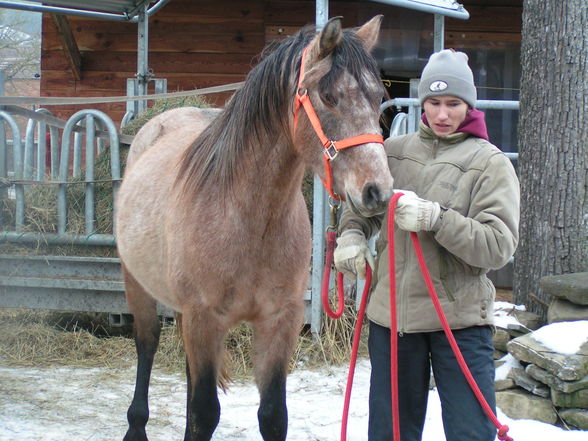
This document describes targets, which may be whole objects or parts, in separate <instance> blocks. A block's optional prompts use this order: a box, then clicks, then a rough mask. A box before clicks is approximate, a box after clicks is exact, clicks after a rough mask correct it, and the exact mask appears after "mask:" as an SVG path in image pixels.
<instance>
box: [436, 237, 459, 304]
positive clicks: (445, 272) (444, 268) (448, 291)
mask: <svg viewBox="0 0 588 441" xmlns="http://www.w3.org/2000/svg"><path fill="white" fill-rule="evenodd" d="M448 254H449V253H448V252H447V251H445V250H444V249H443V248H440V249H439V280H440V281H441V285H443V290H444V291H445V295H446V296H447V299H448V300H449V301H451V302H455V294H454V290H453V288H452V286H451V283H450V279H451V278H452V277H451V273H452V271H451V270H450V264H449V255H448Z"/></svg>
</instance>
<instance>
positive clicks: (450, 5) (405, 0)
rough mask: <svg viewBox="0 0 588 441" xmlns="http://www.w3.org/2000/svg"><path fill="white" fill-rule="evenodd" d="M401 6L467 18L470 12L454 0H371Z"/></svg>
mask: <svg viewBox="0 0 588 441" xmlns="http://www.w3.org/2000/svg"><path fill="white" fill-rule="evenodd" d="M373 1H375V2H376V3H385V4H387V5H391V6H399V7H401V8H407V9H415V10H417V11H421V12H428V13H431V14H436V15H442V16H445V17H451V18H460V19H462V20H467V19H468V18H470V14H469V12H468V11H466V9H465V8H464V7H463V5H461V4H460V3H458V2H456V1H454V0H373Z"/></svg>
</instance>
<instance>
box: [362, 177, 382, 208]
mask: <svg viewBox="0 0 588 441" xmlns="http://www.w3.org/2000/svg"><path fill="white" fill-rule="evenodd" d="M361 197H362V202H363V205H364V207H366V208H368V209H370V210H373V209H375V208H377V207H378V206H379V205H380V203H381V202H382V194H381V192H380V188H379V187H378V186H377V185H376V184H374V183H372V182H371V183H369V184H366V185H365V187H363V192H362V195H361Z"/></svg>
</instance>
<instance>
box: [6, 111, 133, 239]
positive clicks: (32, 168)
mask: <svg viewBox="0 0 588 441" xmlns="http://www.w3.org/2000/svg"><path fill="white" fill-rule="evenodd" d="M36 113H45V114H48V115H51V113H50V112H49V111H48V110H46V109H39V110H38V111H37V112H36ZM4 122H6V123H7V124H8V126H9V127H10V128H11V131H12V143H11V146H12V152H13V155H12V156H13V166H14V173H13V175H12V176H11V177H10V179H9V174H8V164H7V158H8V147H9V143H8V142H7V140H6V136H2V138H1V139H0V172H1V173H0V178H2V179H3V180H4V181H5V183H4V184H5V185H3V187H1V188H0V189H1V190H2V191H1V193H0V196H1V197H2V199H4V198H6V197H8V192H7V191H6V188H7V187H8V186H9V185H12V186H14V195H15V196H14V197H15V199H16V207H15V227H14V228H15V231H7V230H6V223H5V222H2V225H3V229H4V230H5V231H0V241H8V242H34V243H48V244H87V245H106V246H114V243H115V238H114V234H96V231H95V230H96V208H95V207H96V206H95V202H96V201H95V187H96V183H95V164H96V162H95V161H96V157H97V154H98V153H99V151H100V150H102V149H103V145H102V143H100V142H99V140H100V138H99V136H98V135H99V134H100V136H104V132H106V133H107V134H108V138H109V141H110V174H111V180H112V200H113V207H114V204H115V203H116V196H117V194H118V187H119V185H120V179H121V165H120V152H119V138H118V131H117V129H116V126H115V125H114V123H113V122H112V120H111V119H110V118H109V117H108V116H107V115H106V114H105V113H103V112H100V111H98V110H92V109H87V110H81V111H79V112H77V113H76V114H74V115H73V116H72V117H71V118H70V119H69V120H68V121H67V122H66V123H65V125H64V126H63V138H62V142H61V146H60V143H59V132H58V127H57V126H56V125H54V124H53V123H52V122H51V120H50V119H49V120H48V121H45V120H39V121H37V120H36V119H34V118H31V119H29V121H28V123H27V129H26V139H25V148H24V150H23V149H22V145H21V144H22V142H21V138H20V133H19V128H18V124H17V123H16V121H15V119H14V117H13V116H12V115H10V114H9V113H7V112H5V111H0V127H2V128H4ZM82 124H83V126H84V127H83V130H84V131H83V133H81V132H80V130H81V128H80V126H81V125H82ZM36 126H37V128H38V135H37V142H36V143H35V127H36ZM48 128H49V133H50V137H51V138H50V139H51V155H50V157H51V175H50V176H48V173H47V164H46V156H47V144H46V135H47V129H48ZM72 137H73V138H75V139H74V146H73V155H74V158H73V159H74V160H73V164H72V163H71V161H70V152H71V151H72V143H71V139H72ZM83 138H85V151H84V152H82V140H83ZM60 147H61V148H60ZM2 158H4V159H3V160H2ZM82 159H85V160H84V164H83V165H84V167H85V169H84V170H85V173H84V176H83V179H82V176H81V174H82ZM70 166H71V167H70ZM70 178H75V179H78V178H79V179H81V182H75V184H74V185H84V187H85V189H84V197H85V204H84V231H85V234H74V233H69V232H67V231H66V230H67V210H68V201H67V187H68V186H69V185H71V180H69V179H70ZM68 180H69V181H68ZM37 182H38V183H40V184H44V185H45V184H47V185H57V218H58V221H57V224H58V225H57V233H56V234H53V233H28V232H27V233H25V232H24V227H25V219H26V216H25V187H26V186H27V185H31V184H34V183H37ZM113 215H114V208H113ZM2 220H4V219H2ZM113 228H114V219H113ZM113 231H114V230H113Z"/></svg>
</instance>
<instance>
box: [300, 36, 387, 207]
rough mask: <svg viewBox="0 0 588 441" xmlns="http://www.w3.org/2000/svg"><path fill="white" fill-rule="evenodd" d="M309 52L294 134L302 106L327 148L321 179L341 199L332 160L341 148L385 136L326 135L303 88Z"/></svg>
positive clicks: (306, 49) (302, 65)
mask: <svg viewBox="0 0 588 441" xmlns="http://www.w3.org/2000/svg"><path fill="white" fill-rule="evenodd" d="M307 52H308V46H307V47H306V48H305V49H304V52H303V53H302V59H301V61H300V76H299V77H298V89H297V91H296V107H295V111H294V134H295V133H296V127H297V125H298V114H299V110H300V106H302V108H303V109H304V111H305V112H306V116H308V119H309V121H310V123H311V125H312V127H313V128H314V131H315V133H316V134H317V136H318V137H319V139H320V141H321V144H322V145H323V148H324V149H325V151H324V155H323V163H324V167H325V179H322V178H321V180H322V181H323V185H324V186H325V188H326V190H327V191H328V192H329V195H330V196H331V197H332V198H333V199H335V200H340V198H339V196H338V195H337V194H336V193H335V192H334V191H333V171H332V169H331V161H332V160H333V159H335V158H336V157H337V154H338V153H339V150H343V149H346V148H349V147H354V146H356V145H361V144H367V143H372V142H373V143H378V144H384V138H383V137H382V135H378V134H375V133H368V134H364V135H357V136H353V137H350V138H344V139H341V140H339V141H333V140H331V139H329V138H328V137H327V136H326V135H325V132H324V131H323V128H322V126H321V122H320V120H319V118H318V115H317V114H316V112H315V110H314V107H313V105H312V102H311V101H310V97H309V96H308V91H307V90H306V89H304V88H302V80H303V79H304V59H305V58H306V53H307Z"/></svg>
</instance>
